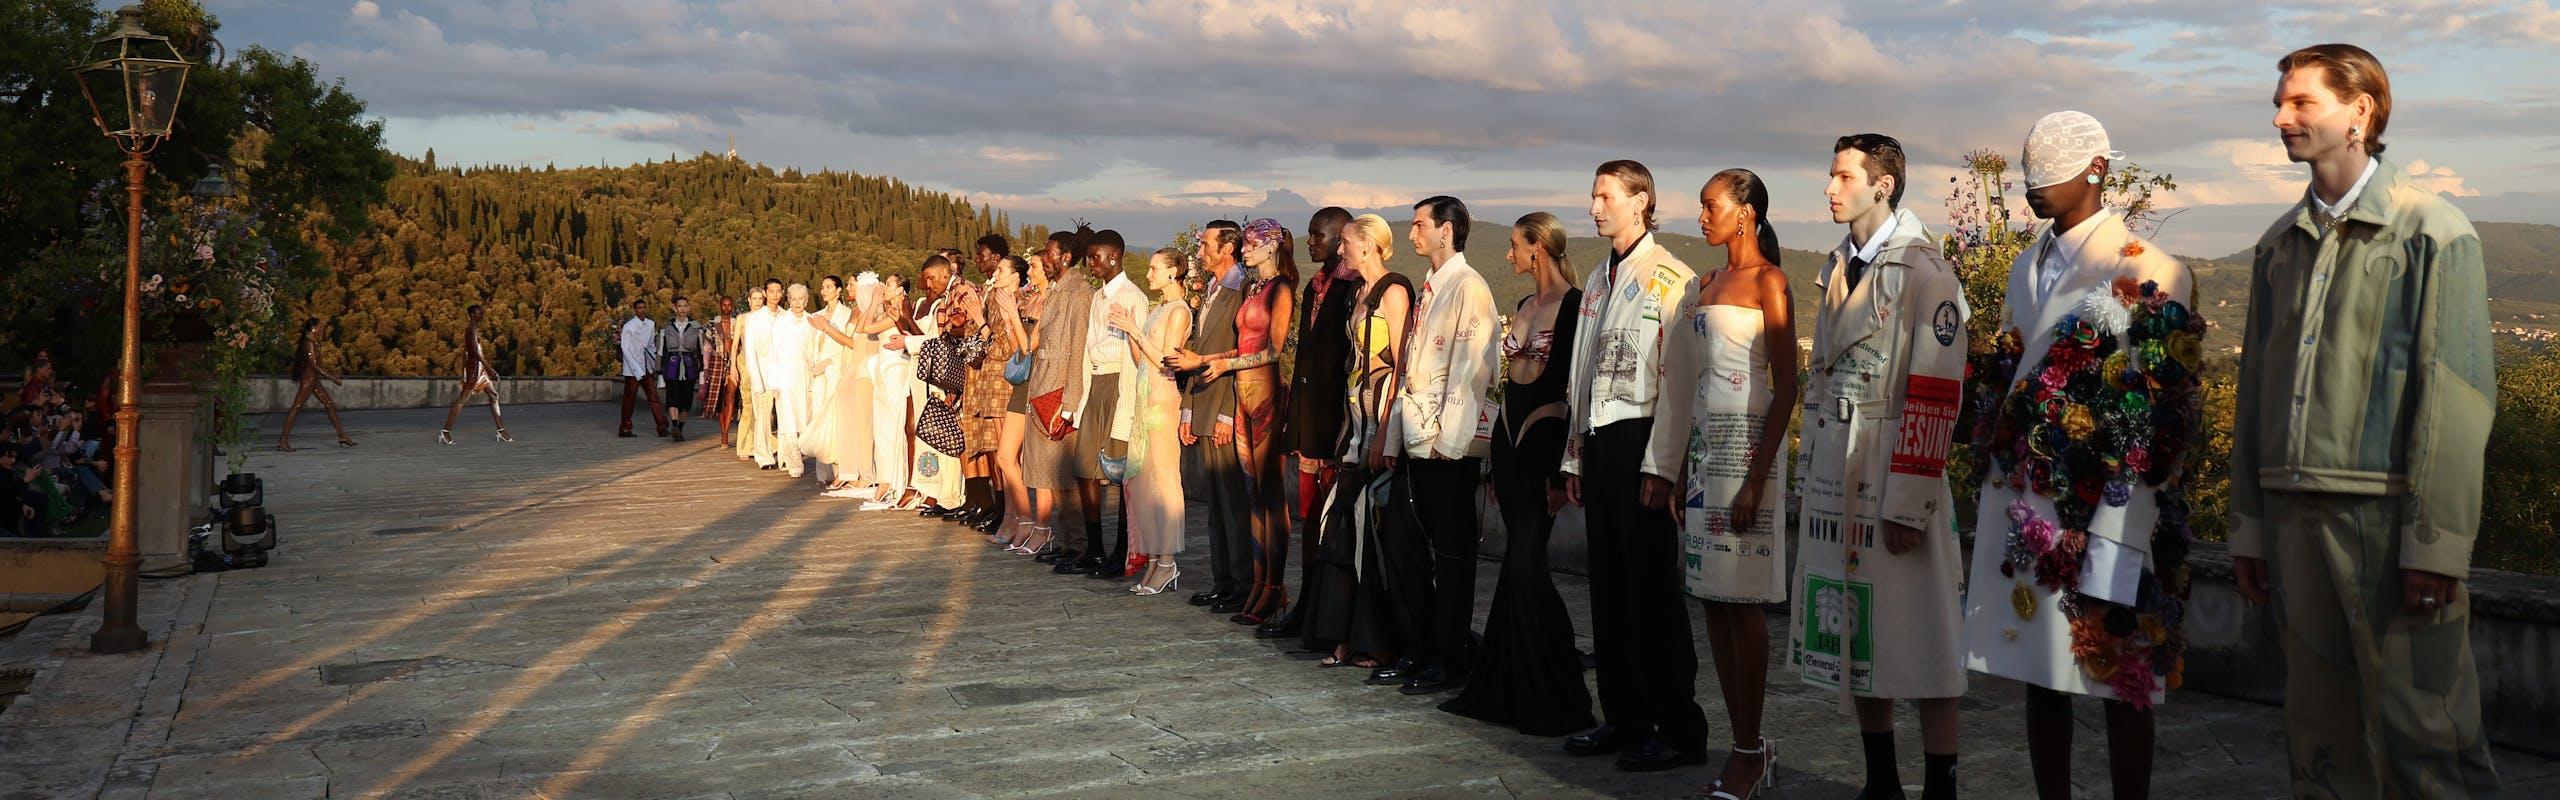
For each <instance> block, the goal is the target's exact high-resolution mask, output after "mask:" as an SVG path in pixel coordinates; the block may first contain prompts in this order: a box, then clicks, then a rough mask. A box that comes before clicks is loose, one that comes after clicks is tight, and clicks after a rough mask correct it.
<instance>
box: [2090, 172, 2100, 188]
mask: <svg viewBox="0 0 2560 800" xmlns="http://www.w3.org/2000/svg"><path fill="white" fill-rule="evenodd" d="M2089 185H2091V186H2096V185H2098V173H2095V172H2092V173H2089Z"/></svg>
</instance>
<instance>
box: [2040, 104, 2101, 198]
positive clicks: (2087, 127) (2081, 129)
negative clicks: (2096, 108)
mask: <svg viewBox="0 0 2560 800" xmlns="http://www.w3.org/2000/svg"><path fill="white" fill-rule="evenodd" d="M2099 156H2106V157H2107V160H2108V161H2111V162H2112V161H2118V160H2121V159H2123V158H2124V153H2123V152H2122V151H2119V150H2116V149H2113V147H2112V146H2111V145H2109V144H2108V142H2107V128H2106V126H2104V125H2100V124H2098V119H2097V118H2096V117H2092V116H2089V115H2087V114H2083V113H2080V112H2078V111H2056V112H2053V113H2051V114H2046V115H2044V119H2040V120H2036V126H2035V127H2034V128H2033V129H2030V130H2028V131H2027V152H2026V158H2025V162H2026V170H2027V188H2030V189H2042V188H2044V187H2047V186H2052V185H2055V184H2059V183H2064V182H2066V181H2070V180H2072V179H2075V178H2078V177H2080V175H2081V173H2082V172H2085V171H2087V170H2088V169H2089V160H2090V159H2093V158H2097V157H2099Z"/></svg>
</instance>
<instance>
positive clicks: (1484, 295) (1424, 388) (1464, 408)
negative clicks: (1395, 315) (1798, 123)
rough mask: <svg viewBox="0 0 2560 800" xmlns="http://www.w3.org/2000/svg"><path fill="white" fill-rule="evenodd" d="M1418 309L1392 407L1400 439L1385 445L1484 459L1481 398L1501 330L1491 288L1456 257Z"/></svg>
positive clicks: (1488, 438)
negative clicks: (1394, 405) (1400, 430)
mask: <svg viewBox="0 0 2560 800" xmlns="http://www.w3.org/2000/svg"><path fill="white" fill-rule="evenodd" d="M1421 303H1422V305H1421V313H1419V314H1416V315H1415V316H1414V318H1413V322H1412V323H1411V325H1412V326H1413V327H1412V331H1413V335H1412V337H1411V342H1412V345H1411V347H1410V348H1408V350H1407V352H1406V354H1405V364H1404V380H1403V382H1402V383H1401V384H1400V385H1399V388H1398V392H1399V394H1400V398H1399V401H1398V402H1397V403H1396V411H1395V413H1396V421H1397V423H1398V424H1399V425H1400V426H1401V427H1402V434H1403V436H1402V439H1403V440H1402V441H1401V442H1397V441H1395V440H1389V442H1390V443H1391V444H1401V445H1403V448H1404V452H1405V454H1406V455H1409V456H1411V457H1413V458H1430V459H1457V458H1465V457H1468V456H1476V457H1483V456H1487V455H1490V454H1491V453H1490V451H1491V450H1492V446H1493V438H1492V437H1493V404H1492V402H1491V401H1490V400H1489V399H1488V398H1487V397H1486V396H1485V395H1486V390H1487V389H1489V388H1491V387H1492V385H1493V383H1492V378H1491V376H1492V375H1493V365H1494V363H1495V362H1496V361H1497V359H1498V356H1496V355H1495V353H1496V348H1497V346H1498V343H1497V341H1496V337H1497V336H1499V335H1500V333H1499V332H1498V330H1499V328H1500V327H1501V322H1500V319H1499V318H1498V317H1497V316H1496V315H1495V312H1494V307H1493V290H1492V289H1490V288H1488V287H1486V286H1485V282H1484V276H1483V275H1480V274H1478V273H1477V272H1476V270H1475V268H1474V267H1472V266H1469V265H1468V264H1467V256H1466V254H1465V253H1459V254H1457V255H1454V256H1451V257H1450V258H1449V260H1448V261H1445V262H1441V264H1440V268H1439V269H1435V270H1432V271H1431V276H1430V277H1429V278H1428V279H1427V280H1426V282H1425V283H1424V285H1423V289H1422V301H1421Z"/></svg>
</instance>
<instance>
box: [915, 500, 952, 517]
mask: <svg viewBox="0 0 2560 800" xmlns="http://www.w3.org/2000/svg"><path fill="white" fill-rule="evenodd" d="M948 513H951V510H950V509H947V508H943V507H941V506H937V505H934V504H932V503H926V504H924V507H923V508H919V509H916V516H919V517H940V516H942V515H944V514H948Z"/></svg>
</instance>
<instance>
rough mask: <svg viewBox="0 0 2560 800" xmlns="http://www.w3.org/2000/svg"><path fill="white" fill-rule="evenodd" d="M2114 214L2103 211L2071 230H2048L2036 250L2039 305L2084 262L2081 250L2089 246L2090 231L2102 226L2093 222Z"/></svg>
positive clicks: (2049, 298)
mask: <svg viewBox="0 0 2560 800" xmlns="http://www.w3.org/2000/svg"><path fill="white" fill-rule="evenodd" d="M2113 213H2115V212H2114V211H2113V210H2110V209H2106V208H2100V209H2099V210H2098V213H2095V214H2091V215H2089V218H2088V219H2084V220H2081V221H2080V224H2079V225H2078V226H2076V227H2073V228H2072V229H2070V230H2067V231H2059V232H2056V231H2052V230H2050V229H2048V230H2047V231H2046V232H2045V233H2046V235H2045V237H2044V241H2043V242H2042V243H2040V245H2039V246H2038V247H2037V248H2036V263H2035V269H2036V271H2035V287H2036V301H2037V302H2038V303H2042V302H2045V301H2048V300H2051V299H2053V287H2055V286H2059V285H2062V279H2063V278H2065V277H2069V276H2070V275H2071V273H2072V272H2073V271H2074V270H2075V269H2076V267H2075V265H2076V264H2078V263H2079V262H2080V261H2081V258H2080V250H2081V249H2082V248H2085V247H2088V246H2089V236H2090V232H2091V231H2095V230H2097V229H2098V227H2099V226H2098V225H2096V224H2093V223H2099V222H2102V221H2104V220H2105V219H2106V218H2107V216H2108V215H2110V214H2113Z"/></svg>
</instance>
